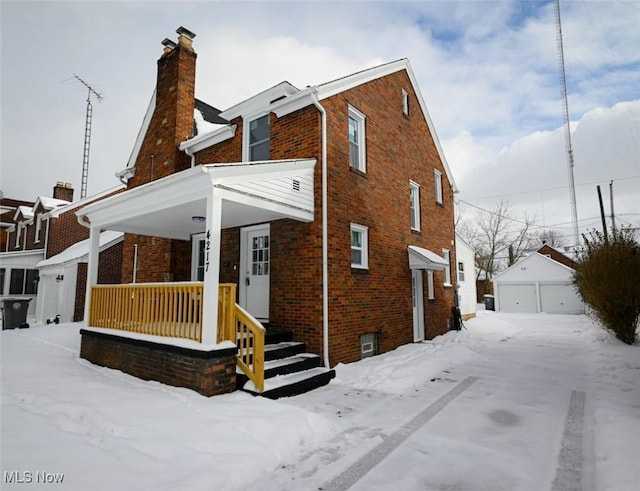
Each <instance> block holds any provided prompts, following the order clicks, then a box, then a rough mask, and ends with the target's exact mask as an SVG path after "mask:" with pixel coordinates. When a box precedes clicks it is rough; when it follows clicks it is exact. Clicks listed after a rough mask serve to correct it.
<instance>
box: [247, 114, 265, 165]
mask: <svg viewBox="0 0 640 491" xmlns="http://www.w3.org/2000/svg"><path fill="white" fill-rule="evenodd" d="M248 130H249V131H248V135H249V138H248V141H247V147H248V155H247V156H248V160H249V161H251V162H255V161H259V160H269V114H265V115H264V116H261V117H259V118H256V119H253V120H251V121H249V124H248Z"/></svg>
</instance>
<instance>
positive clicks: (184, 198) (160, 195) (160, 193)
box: [77, 159, 316, 344]
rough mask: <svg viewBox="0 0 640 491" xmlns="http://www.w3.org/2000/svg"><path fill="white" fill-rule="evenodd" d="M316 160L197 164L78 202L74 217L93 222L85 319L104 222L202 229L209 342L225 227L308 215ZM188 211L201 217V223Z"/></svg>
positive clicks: (182, 231) (109, 226)
mask: <svg viewBox="0 0 640 491" xmlns="http://www.w3.org/2000/svg"><path fill="white" fill-rule="evenodd" d="M315 164H316V160H315V159H296V160H280V161H265V162H239V163H234V164H209V165H201V166H196V167H194V168H191V169H187V170H185V171H182V172H179V173H176V174H173V175H171V176H168V177H165V178H162V179H158V180H156V181H152V182H150V183H148V184H145V185H143V186H139V187H136V188H133V189H131V190H129V191H125V192H123V193H120V194H117V195H114V196H111V197H109V198H106V199H104V200H102V201H99V202H97V203H93V204H90V205H88V206H86V207H84V208H83V209H81V210H79V211H78V213H77V215H78V221H79V222H80V223H81V224H83V225H85V226H87V227H89V228H90V229H91V233H90V238H89V243H90V247H89V260H88V262H89V264H88V278H87V296H86V298H87V301H86V307H85V319H87V320H88V319H89V312H90V310H89V309H90V305H91V287H92V286H93V285H95V284H96V283H97V279H98V245H99V242H98V240H99V236H100V231H101V230H116V231H120V232H125V233H134V234H138V235H148V236H154V237H162V238H167V239H178V240H190V238H191V236H192V235H194V234H199V233H203V232H204V233H206V234H207V235H208V237H209V243H208V247H209V250H208V251H207V252H208V253H209V261H208V268H205V275H204V291H203V297H204V298H203V324H202V326H203V328H202V342H203V343H209V344H214V343H215V342H216V339H217V318H218V317H217V316H218V283H219V273H220V264H219V261H220V238H221V231H222V229H224V228H230V227H239V226H246V225H252V224H256V223H264V222H269V221H272V220H277V219H281V218H291V219H294V220H299V221H303V222H312V221H313V219H314V194H313V174H314V167H315ZM292 180H295V181H296V183H295V185H292ZM193 217H204V218H205V220H204V223H202V220H192V218H193Z"/></svg>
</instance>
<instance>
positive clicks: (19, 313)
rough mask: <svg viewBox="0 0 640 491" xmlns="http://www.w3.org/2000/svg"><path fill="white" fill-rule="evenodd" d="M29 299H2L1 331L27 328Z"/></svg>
mask: <svg viewBox="0 0 640 491" xmlns="http://www.w3.org/2000/svg"><path fill="white" fill-rule="evenodd" d="M29 302H31V299H30V298H27V297H8V298H3V299H2V330H5V329H15V328H16V327H18V328H25V327H29V324H27V311H28V310H29Z"/></svg>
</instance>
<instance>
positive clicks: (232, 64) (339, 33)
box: [0, 0, 640, 236]
mask: <svg viewBox="0 0 640 491" xmlns="http://www.w3.org/2000/svg"><path fill="white" fill-rule="evenodd" d="M0 9H1V10H0V15H1V26H0V27H1V42H2V46H1V49H2V51H1V64H2V65H1V67H0V68H1V82H2V86H1V97H2V99H1V101H0V102H1V108H2V127H1V132H2V133H1V142H0V143H1V159H2V160H1V166H2V167H1V175H0V179H1V181H0V189H1V190H2V192H3V193H4V195H5V196H6V197H12V198H17V199H26V200H35V198H36V196H38V195H44V196H50V195H51V191H52V187H53V185H54V184H55V183H56V181H64V182H70V183H72V184H73V186H74V187H75V188H76V196H79V194H80V186H81V175H82V156H83V141H84V124H85V110H86V98H87V91H86V90H85V89H84V88H83V87H82V86H81V85H80V84H79V83H78V82H77V81H75V79H74V78H73V75H74V74H77V75H78V76H80V77H81V78H83V79H84V80H85V81H86V82H88V83H89V84H90V85H91V86H92V87H93V88H94V89H95V90H96V91H98V92H99V93H100V94H101V95H102V96H103V102H102V103H99V102H97V101H96V100H95V99H93V101H92V102H93V127H92V137H91V155H90V166H89V180H88V190H89V194H90V195H91V194H95V193H97V192H99V191H102V190H104V189H107V188H109V187H112V186H115V185H117V184H118V181H117V180H116V178H115V177H114V173H115V172H117V171H119V170H122V169H123V168H124V167H125V166H126V162H127V160H128V158H129V155H130V153H131V150H132V147H133V143H134V141H135V138H136V135H137V132H138V129H139V127H140V124H141V122H142V118H143V116H144V112H145V110H146V107H147V104H148V102H149V99H150V97H151V93H152V90H153V88H154V84H155V76H156V61H157V59H158V58H159V57H160V55H161V53H162V46H161V41H162V40H163V39H164V38H166V37H168V38H170V39H172V40H175V39H176V38H177V35H176V34H175V29H176V28H177V27H179V26H181V25H182V26H185V27H187V28H188V29H190V30H191V31H193V32H195V33H196V38H195V42H194V47H195V49H196V51H197V53H198V67H197V83H196V96H197V97H198V98H199V99H202V100H204V101H205V102H208V103H209V104H211V105H213V106H216V107H218V108H220V109H226V108H228V107H230V106H232V105H234V104H235V103H237V102H240V101H242V100H244V99H246V98H247V97H250V96H252V95H254V94H256V93H257V92H260V91H262V90H264V89H265V88H268V87H270V86H272V85H274V84H276V83H278V82H281V81H283V80H287V81H289V82H291V83H292V84H294V85H295V86H297V87H298V88H304V87H305V86H307V85H315V84H320V83H323V82H326V81H329V80H332V79H335V78H338V77H341V76H344V75H348V74H350V73H353V72H355V71H357V70H361V69H364V68H368V67H371V66H375V65H378V64H381V63H384V62H388V61H393V60H396V59H399V58H405V57H406V58H408V59H409V61H410V62H411V65H412V67H413V70H414V72H415V74H416V77H417V79H418V83H419V85H420V89H421V92H422V94H423V96H424V98H425V100H426V103H427V106H428V109H429V112H430V114H431V117H432V119H433V122H434V124H435V128H436V131H437V134H438V137H439V139H440V141H441V143H442V146H443V148H444V151H445V155H446V158H447V160H448V162H449V166H450V168H451V170H452V172H453V174H454V177H455V179H456V181H457V185H458V187H459V189H460V193H459V194H458V195H457V197H456V198H457V200H459V201H458V203H459V204H458V208H459V210H462V211H463V212H465V213H470V210H474V209H475V208H472V207H471V206H470V205H473V206H475V207H480V208H486V209H491V208H493V207H494V206H495V204H496V203H497V201H499V200H500V199H501V198H504V199H506V200H508V201H509V203H510V204H511V206H512V208H513V210H514V212H515V213H520V211H521V210H525V209H526V210H527V212H528V214H529V215H530V216H535V217H536V218H537V223H538V225H539V226H540V227H543V226H546V227H553V228H555V229H556V230H558V231H559V232H560V233H561V235H569V236H570V235H571V214H570V206H569V196H568V177H567V164H566V155H565V146H564V134H563V128H562V124H563V113H562V103H561V85H560V76H559V69H558V55H557V43H556V32H555V24H554V23H555V17H554V2H553V1H551V2H550V1H499V2H485V1H465V2H456V1H414V2H400V1H398V2H349V1H345V2H322V1H313V2H307V1H305V2H303V1H298V2H275V1H270V2H213V1H208V2H177V1H174V2H152V1H146V2H132V1H126V2H120V1H112V2H90V1H85V2H80V1H74V2H38V3H36V2H29V1H21V2H8V1H4V0H2V1H1V2H0ZM561 12H562V27H563V35H564V48H565V51H564V54H565V63H566V74H567V85H568V94H569V112H570V116H571V121H572V127H573V133H572V142H573V149H574V154H575V182H576V190H577V211H578V219H579V223H580V226H581V228H582V229H584V228H586V227H594V226H598V227H599V226H600V219H599V209H598V203H597V194H596V185H597V184H600V185H601V187H602V190H603V192H604V198H605V202H606V208H607V214H608V213H609V183H610V181H612V180H613V182H614V184H613V189H614V195H615V211H616V215H617V220H618V223H624V224H634V225H635V226H640V28H638V26H640V2H638V1H635V0H627V1H615V0H611V1H588V2H587V1H567V0H562V1H561Z"/></svg>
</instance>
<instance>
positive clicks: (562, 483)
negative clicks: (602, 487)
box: [551, 390, 585, 491]
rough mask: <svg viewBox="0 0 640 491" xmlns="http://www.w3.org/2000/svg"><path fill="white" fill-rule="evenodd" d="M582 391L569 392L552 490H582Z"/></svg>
mask: <svg viewBox="0 0 640 491" xmlns="http://www.w3.org/2000/svg"><path fill="white" fill-rule="evenodd" d="M584 396H585V394H584V392H582V391H577V390H574V391H572V392H571V401H570V402H569V411H568V412H567V421H566V422H565V424H564V434H563V435H562V444H561V446H560V455H559V456H558V470H557V472H556V477H555V479H554V480H553V485H552V487H551V490H552V491H582V465H583V460H584V457H583V450H582V440H583V433H582V430H583V426H584Z"/></svg>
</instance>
